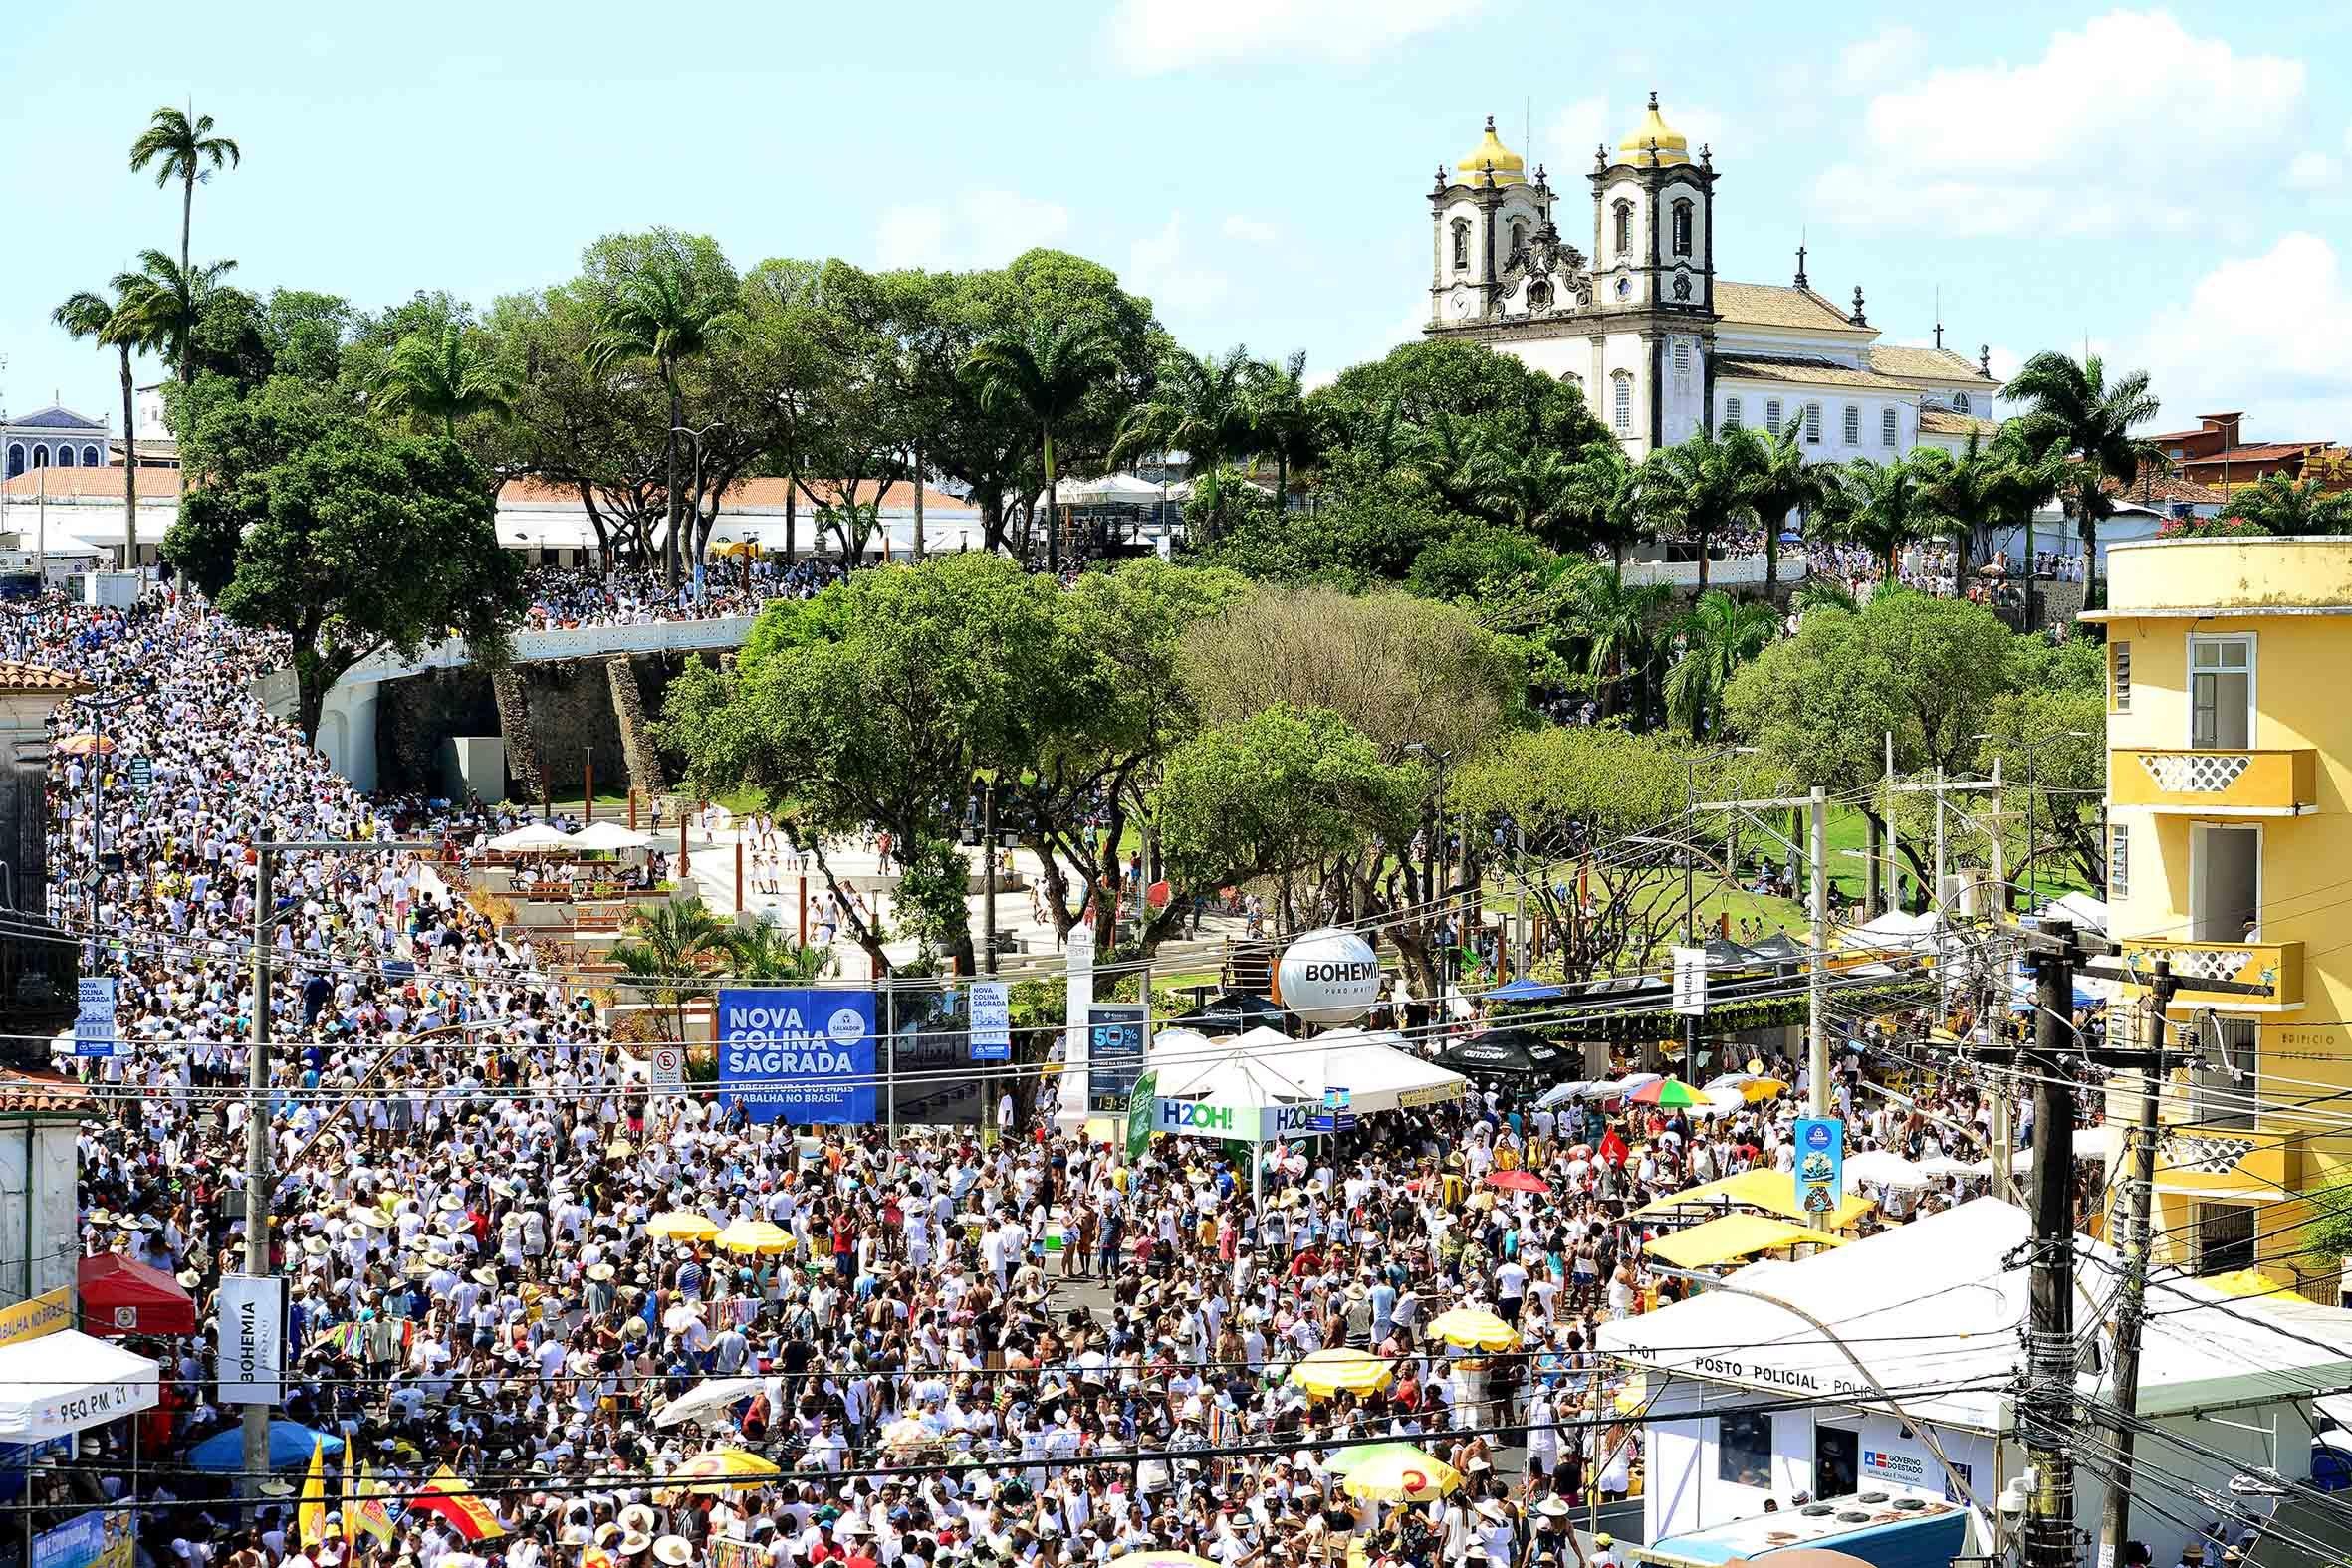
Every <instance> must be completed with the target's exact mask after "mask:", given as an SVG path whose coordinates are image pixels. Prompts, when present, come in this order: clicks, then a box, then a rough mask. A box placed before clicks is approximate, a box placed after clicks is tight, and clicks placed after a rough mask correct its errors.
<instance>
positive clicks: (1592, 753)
mask: <svg viewBox="0 0 2352 1568" xmlns="http://www.w3.org/2000/svg"><path fill="white" fill-rule="evenodd" d="M1694 755H1696V754H1695V753H1694V750H1693V748H1692V747H1691V745H1690V744H1689V743H1688V742H1685V741H1683V740H1680V739H1678V738H1676V737H1674V736H1670V735H1666V734H1662V733H1656V732H1652V733H1648V734H1637V733H1634V732H1631V731H1627V730H1622V729H1618V728H1616V727H1615V726H1612V725H1546V726H1544V727H1542V728H1541V729H1535V730H1523V731H1519V732H1517V733H1515V734H1512V735H1510V736H1507V737H1505V738H1504V740H1503V741H1502V743H1501V744H1500V745H1498V746H1496V747H1495V748H1494V749H1492V750H1491V751H1488V752H1485V753H1482V754H1481V755H1480V756H1478V757H1475V758H1473V759H1471V760H1470V762H1468V763H1467V764H1465V765H1464V766H1463V767H1462V768H1461V769H1460V770H1458V771H1457V772H1456V773H1454V774H1453V776H1452V777H1451V778H1450V779H1449V780H1448V783H1447V789H1446V794H1447V801H1448V805H1449V808H1450V809H1451V810H1452V811H1453V812H1454V813H1455V815H1456V816H1457V818H1458V819H1459V820H1461V821H1462V822H1464V823H1465V824H1467V825H1468V828H1469V831H1470V833H1471V836H1473V837H1476V838H1479V839H1482V840H1485V841H1487V842H1490V843H1494V844H1497V845H1499V846H1500V847H1499V848H1498V849H1497V851H1496V854H1497V865H1496V867H1495V869H1496V871H1497V872H1498V873H1499V874H1500V875H1501V876H1502V877H1503V879H1504V880H1505V882H1506V884H1507V885H1509V886H1511V887H1513V888H1514V889H1515V890H1517V891H1519V892H1524V893H1525V894H1526V895H1527V898H1528V907H1529V912H1530V913H1531V914H1532V915H1533V916H1534V918H1535V919H1536V920H1538V921H1539V922H1541V924H1542V925H1543V927H1544V941H1543V948H1544V952H1545V955H1546V961H1547V963H1549V964H1556V965H1557V966H1558V969H1559V973H1560V974H1561V975H1563V976H1564V977H1565V978H1567V979H1570V980H1582V979H1586V978H1588V977H1591V976H1594V975H1606V974H1615V973H1621V972H1622V971H1624V970H1625V969H1628V968H1631V967H1635V966H1638V965H1641V964H1643V963H1646V962H1647V961H1648V959H1649V958H1650V956H1651V954H1652V953H1653V952H1654V951H1655V950H1656V949H1658V948H1661V947H1664V946H1667V945H1670V944H1671V943H1672V942H1673V941H1674V940H1675V937H1676V934H1677V933H1678V932H1679V931H1680V930H1681V927H1682V918H1683V901H1682V877H1681V875H1680V874H1679V873H1678V872H1677V871H1675V870H1674V869H1673V868H1672V867H1673V864H1674V861H1673V853H1672V851H1671V850H1666V851H1656V850H1649V849H1643V848H1638V847H1623V846H1621V847H1619V848H1618V849H1616V850H1614V851H1612V852H1611V853H1607V854H1595V853H1593V846H1594V845H1596V844H1606V843H1611V842H1612V841H1615V840H1620V839H1623V838H1626V837H1628V836H1632V835H1638V834H1641V833H1644V832H1648V831H1654V830H1655V829H1656V827H1657V825H1658V824H1659V823H1661V822H1666V821H1669V820H1671V819H1673V818H1674V817H1676V816H1677V815H1679V814H1680V813H1681V812H1682V810H1683V809H1684V805H1685V792H1684V791H1685V785H1686V781H1687V780H1688V778H1689V772H1688V769H1689V765H1690V762H1691V760H1692V758H1693V757H1694Z"/></svg>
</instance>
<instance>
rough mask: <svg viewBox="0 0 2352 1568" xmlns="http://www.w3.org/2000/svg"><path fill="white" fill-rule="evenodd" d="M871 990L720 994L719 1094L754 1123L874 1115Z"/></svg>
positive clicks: (852, 1120)
mask: <svg viewBox="0 0 2352 1568" xmlns="http://www.w3.org/2000/svg"><path fill="white" fill-rule="evenodd" d="M874 1055H875V1052H874V994H873V993H872V992H870V991H815V990H799V989H794V990H768V989H760V990H748V989H747V990H740V991H736V990H729V991H721V992H720V993H719V1099H720V1103H721V1104H724V1105H728V1106H734V1105H741V1106H742V1107H743V1108H744V1113H745V1114H746V1115H747V1116H749V1117H750V1118H751V1119H752V1120H753V1121H755V1122H828V1123H842V1124H862V1123H865V1122H870V1121H872V1120H874V1106H875V1104H876V1100H877V1096H876V1093H875V1088H876V1084H877V1081H878V1079H877V1075H876V1072H875V1068H874Z"/></svg>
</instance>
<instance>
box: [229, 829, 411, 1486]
mask: <svg viewBox="0 0 2352 1568" xmlns="http://www.w3.org/2000/svg"><path fill="white" fill-rule="evenodd" d="M431 847H432V844H431V843H430V842H429V841H426V842H402V841H400V840H397V839H365V838H362V839H315V840H310V841H307V842H306V841H294V840H286V841H279V842H273V841H270V840H267V839H264V840H260V841H258V842H256V843H255V844H254V846H253V856H254V860H253V869H254V895H253V1043H252V1046H251V1048H250V1049H249V1050H248V1051H247V1052H246V1061H245V1272H246V1273H247V1274H248V1275H250V1276H251V1277H253V1278H256V1279H266V1278H268V1277H270V1274H271V1272H272V1270H271V1265H270V1115H269V1101H270V927H271V926H272V925H273V924H275V920H274V918H273V912H272V910H271V908H270V875H271V873H272V872H273V871H274V870H276V868H277V857H278V856H279V855H282V854H298V853H304V852H307V851H319V852H323V853H336V854H384V853H387V852H398V851H400V850H408V849H418V850H421V849H430V848H431ZM243 1425H244V1448H245V1458H244V1473H243V1475H242V1476H241V1477H240V1479H241V1482H242V1484H243V1486H244V1488H245V1489H247V1490H248V1491H249V1492H250V1490H251V1488H252V1487H253V1486H254V1485H256V1484H257V1483H258V1482H260V1481H261V1480H262V1479H264V1478H266V1477H267V1476H268V1475H269V1473H270V1407H269V1406H267V1405H247V1406H246V1407H245V1411H244V1422H243Z"/></svg>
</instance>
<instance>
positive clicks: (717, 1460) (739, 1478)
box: [654, 1449, 782, 1506]
mask: <svg viewBox="0 0 2352 1568" xmlns="http://www.w3.org/2000/svg"><path fill="white" fill-rule="evenodd" d="M780 1473H782V1472H781V1471H779V1470H778V1469H777V1467H776V1466H775V1465H774V1464H772V1463H770V1462H769V1461H768V1460H766V1459H763V1458H761V1457H760V1456H758V1455H757V1454H746V1453H745V1452H744V1451H743V1450H741V1449H712V1450H711V1451H710V1452H708V1453H707V1454H697V1455H696V1456H694V1457H692V1458H690V1459H688V1460H687V1461H686V1462H685V1463H683V1464H681V1465H679V1466H678V1467H677V1468H676V1469H674V1470H671V1471H670V1472H669V1477H668V1478H669V1479H670V1480H673V1481H676V1482H679V1483H680V1484H677V1485H674V1486H668V1487H665V1488H663V1490H662V1491H660V1492H656V1493H655V1494H654V1496H655V1500H657V1501H659V1502H660V1503H662V1504H663V1505H664V1506H668V1505H670V1504H673V1503H676V1502H678V1501H680V1500H682V1499H683V1498H684V1497H685V1496H686V1494H687V1493H689V1492H700V1493H702V1494H704V1495H706V1496H708V1495H710V1494H713V1493H716V1492H723V1491H732V1490H734V1489H735V1488H737V1487H741V1486H757V1485H759V1484H760V1483H761V1482H763V1481H766V1480H767V1479H769V1478H770V1477H771V1476H774V1475H777V1474H780Z"/></svg>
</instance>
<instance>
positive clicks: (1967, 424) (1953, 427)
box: [1919, 408, 2000, 435]
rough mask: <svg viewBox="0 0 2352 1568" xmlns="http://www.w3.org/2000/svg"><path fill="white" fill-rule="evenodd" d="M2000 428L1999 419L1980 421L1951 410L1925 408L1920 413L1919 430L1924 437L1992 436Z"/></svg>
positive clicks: (1972, 416)
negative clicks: (1973, 433)
mask: <svg viewBox="0 0 2352 1568" xmlns="http://www.w3.org/2000/svg"><path fill="white" fill-rule="evenodd" d="M1999 428H2000V421H1999V420H1998V419H1979V418H1976V417H1975V416H1974V415H1970V414H1956V413H1954V412H1953V411H1952V410H1951V409H1949V408H1923V409H1921V410H1920V411H1919V430H1920V434H1922V435H1967V434H1969V433H1970V432H1972V431H1974V432H1976V433H1977V434H1979V435H1991V434H1993V432H1994V431H1996V430H1999Z"/></svg>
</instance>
